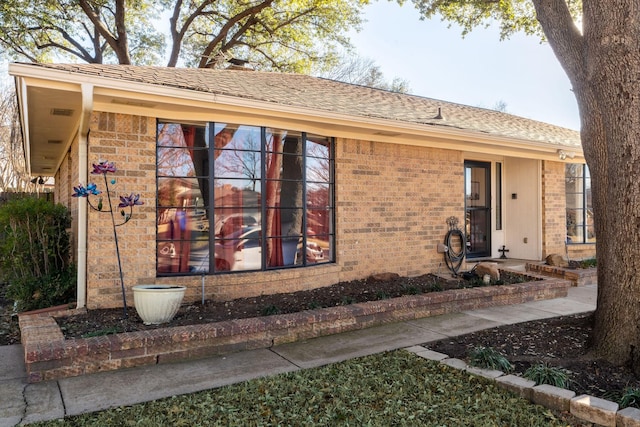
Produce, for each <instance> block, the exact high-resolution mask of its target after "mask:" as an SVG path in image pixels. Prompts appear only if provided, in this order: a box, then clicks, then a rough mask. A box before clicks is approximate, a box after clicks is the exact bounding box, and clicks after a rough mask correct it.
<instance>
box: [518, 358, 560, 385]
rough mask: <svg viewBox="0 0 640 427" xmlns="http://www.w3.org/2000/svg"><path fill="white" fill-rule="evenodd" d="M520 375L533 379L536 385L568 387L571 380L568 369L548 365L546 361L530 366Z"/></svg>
mask: <svg viewBox="0 0 640 427" xmlns="http://www.w3.org/2000/svg"><path fill="white" fill-rule="evenodd" d="M522 376H523V377H525V378H526V379H528V380H531V381H535V383H536V385H540V384H549V385H552V386H555V387H560V388H568V387H569V383H570V381H571V379H570V376H569V371H567V370H565V369H562V368H556V367H553V366H549V365H548V364H546V363H538V364H536V365H533V366H531V367H530V368H529V369H527V370H526V371H525V373H524V374H523V375H522Z"/></svg>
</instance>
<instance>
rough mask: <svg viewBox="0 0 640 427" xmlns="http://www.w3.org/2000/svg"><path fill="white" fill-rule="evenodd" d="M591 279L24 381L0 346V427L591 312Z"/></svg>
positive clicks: (18, 358)
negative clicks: (195, 354) (531, 295)
mask: <svg viewBox="0 0 640 427" xmlns="http://www.w3.org/2000/svg"><path fill="white" fill-rule="evenodd" d="M596 294H597V287H596V286H595V285H591V286H584V287H573V288H570V289H569V295H568V296H567V297H566V298H557V299H553V300H545V301H534V302H528V303H524V304H517V305H511V306H502V307H493V308H485V309H480V310H473V311H466V312H461V313H455V314H446V315H442V316H435V317H428V318H424V319H419V320H413V321H407V322H398V323H392V324H387V325H383V326H379V327H374V328H369V329H364V330H359V331H352V332H347V333H343V334H338V335H330V336H326V337H321V338H314V339H312V340H308V341H301V342H296V343H290V344H285V345H280V346H276V347H272V348H270V349H260V350H253V351H246V352H241V353H233V354H229V355H226V356H220V357H214V358H209V359H203V360H196V361H191V362H184V363H175V364H164V365H161V366H159V365H155V366H147V367H140V368H133V369H128V370H120V371H111V372H103V373H97V374H92V375H85V376H80V377H73V378H65V379H61V380H58V381H47V382H41V383H36V384H27V383H26V373H25V369H24V363H23V352H22V347H21V346H20V345H14V346H0V427H4V426H14V425H19V424H28V423H33V422H37V421H46V420H54V419H58V418H63V417H64V416H67V415H78V414H82V413H86V412H93V411H100V410H103V409H108V408H112V407H117V406H122V405H132V404H135V403H140V402H146V401H150V400H156V399H160V398H164V397H169V396H174V395H178V394H185V393H192V392H196V391H200V390H205V389H210V388H216V387H221V386H224V385H228V384H233V383H237V382H242V381H246V380H250V379H253V378H258V377H262V376H267V375H273V374H278V373H281V372H290V371H296V370H299V369H306V368H312V367H317V366H322V365H326V364H329V363H334V362H340V361H343V360H347V359H350V358H354V357H360V356H365V355H369V354H374V353H379V352H382V351H386V350H393V349H398V348H404V347H411V346H413V345H417V344H423V343H427V342H430V341H437V340H439V339H442V338H446V337H451V336H456V335H462V334H466V333H469V332H474V331H477V330H481V329H487V328H492V327H495V326H500V325H505V324H512V323H519V322H527V321H530V320H536V319H543V318H548V317H556V316H563V315H569V314H576V313H582V312H587V311H592V310H594V309H595V305H596Z"/></svg>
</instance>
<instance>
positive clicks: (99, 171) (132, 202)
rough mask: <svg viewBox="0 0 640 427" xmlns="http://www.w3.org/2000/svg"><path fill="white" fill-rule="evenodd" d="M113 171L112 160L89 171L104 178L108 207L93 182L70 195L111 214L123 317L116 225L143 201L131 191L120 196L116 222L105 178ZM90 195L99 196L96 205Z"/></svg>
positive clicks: (123, 301)
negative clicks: (118, 216)
mask: <svg viewBox="0 0 640 427" xmlns="http://www.w3.org/2000/svg"><path fill="white" fill-rule="evenodd" d="M115 172H116V166H115V164H114V163H113V162H107V161H106V160H105V161H101V162H99V163H98V164H93V171H91V174H93V175H102V177H103V178H104V185H105V188H106V190H105V191H106V200H107V202H108V205H109V207H108V209H105V207H104V203H103V197H102V196H100V194H102V192H101V191H100V190H98V187H97V186H96V184H94V183H89V184H87V186H86V187H85V186H83V185H82V184H80V185H79V186H77V187H73V195H72V196H73V197H84V198H86V199H87V203H88V204H89V206H90V207H91V208H92V209H94V210H96V211H99V212H109V213H110V214H111V224H112V226H113V238H114V240H115V244H116V256H117V259H118V271H119V272H120V287H121V288H122V303H123V307H124V317H127V297H126V294H125V287H124V275H123V273H122V262H121V260H120V248H119V246H118V233H117V229H116V227H119V226H121V225H124V224H126V223H127V222H129V220H130V219H131V216H132V215H133V207H134V206H138V205H142V204H144V203H143V202H142V201H140V195H139V194H135V195H134V194H133V193H131V194H130V195H128V196H120V203H119V204H118V206H117V207H118V209H120V215H121V216H122V218H121V221H120V222H116V217H115V211H114V208H113V204H112V203H111V193H110V192H109V180H108V179H107V174H108V173H115ZM110 182H111V184H115V183H116V180H115V179H112V180H111V181H110ZM90 196H100V197H99V198H98V204H97V205H94V204H93V203H91V198H90ZM126 208H129V209H128V211H127V210H126Z"/></svg>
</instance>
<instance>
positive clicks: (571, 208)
mask: <svg viewBox="0 0 640 427" xmlns="http://www.w3.org/2000/svg"><path fill="white" fill-rule="evenodd" d="M565 192H566V200H567V243H593V242H595V241H596V235H595V228H594V225H593V205H592V198H591V175H590V174H589V168H588V167H587V165H582V164H576V163H570V164H567V165H566V167H565Z"/></svg>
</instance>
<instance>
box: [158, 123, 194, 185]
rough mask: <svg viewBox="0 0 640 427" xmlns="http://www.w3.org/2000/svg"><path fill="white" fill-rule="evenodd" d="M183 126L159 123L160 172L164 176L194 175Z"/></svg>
mask: <svg viewBox="0 0 640 427" xmlns="http://www.w3.org/2000/svg"><path fill="white" fill-rule="evenodd" d="M186 146H187V145H186V143H185V140H184V133H183V132H182V126H181V125H176V124H170V123H161V124H159V125H158V159H157V165H158V174H159V175H164V176H194V175H195V168H194V167H193V159H192V157H191V156H190V155H189V153H188V151H187V150H184V148H186Z"/></svg>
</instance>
